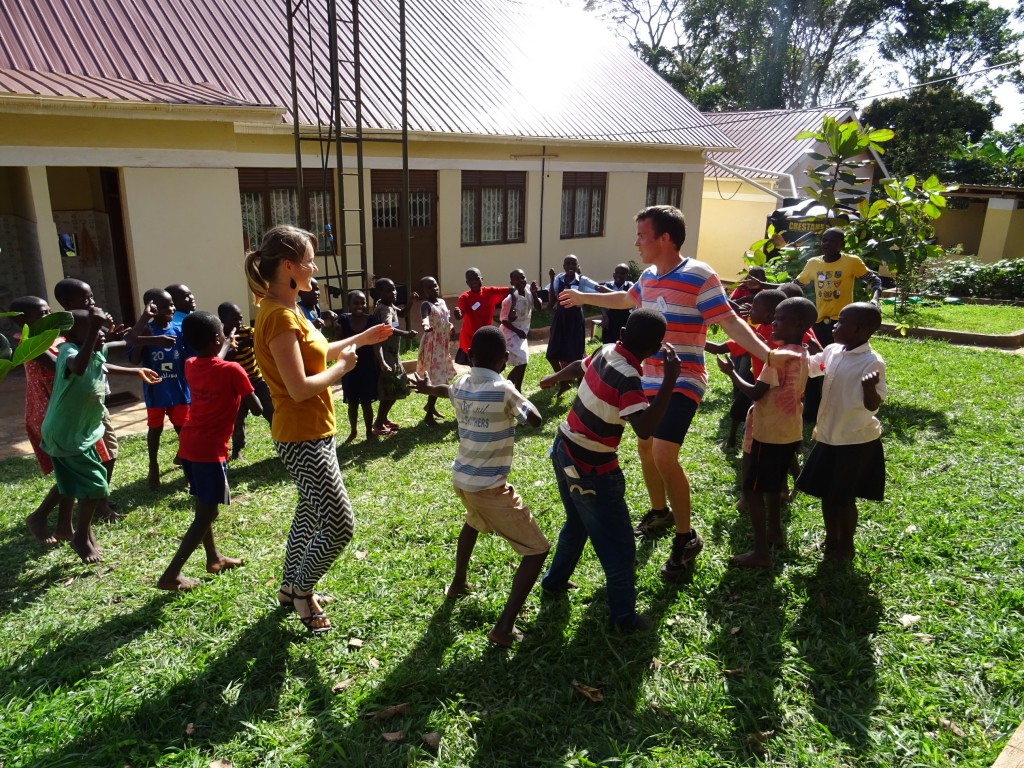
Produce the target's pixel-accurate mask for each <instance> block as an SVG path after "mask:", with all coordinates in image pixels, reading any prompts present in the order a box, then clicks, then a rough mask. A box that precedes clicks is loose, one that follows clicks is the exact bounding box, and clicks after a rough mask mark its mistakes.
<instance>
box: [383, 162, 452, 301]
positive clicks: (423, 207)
mask: <svg viewBox="0 0 1024 768" xmlns="http://www.w3.org/2000/svg"><path fill="white" fill-rule="evenodd" d="M402 211H406V212H407V214H408V217H409V237H410V247H411V252H412V275H407V274H406V273H405V257H404V253H403V249H402V220H401V215H402ZM370 216H371V221H372V226H373V272H374V274H376V275H377V276H378V277H387V278H390V279H391V280H394V281H395V283H396V284H405V285H407V286H408V290H409V292H410V293H411V292H412V291H414V290H416V289H417V285H418V283H419V279H420V278H421V277H423V276H425V275H433V276H435V277H436V276H437V172H436V171H409V200H408V202H407V203H406V202H403V201H402V172H401V171H392V170H377V169H374V170H372V171H371V173H370Z"/></svg>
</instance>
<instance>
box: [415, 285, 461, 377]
mask: <svg viewBox="0 0 1024 768" xmlns="http://www.w3.org/2000/svg"><path fill="white" fill-rule="evenodd" d="M427 305H428V306H429V307H430V316H429V317H428V318H427V319H428V321H429V322H430V328H431V331H430V333H421V334H420V354H419V359H418V360H417V361H416V374H417V375H418V376H421V377H422V376H426V377H427V378H429V379H430V383H431V384H446V383H448V382H449V381H451V380H452V378H453V377H454V376H455V363H453V362H452V353H451V337H452V321H451V314H450V313H449V310H448V305H447V304H445V303H444V301H442V300H440V299H438V301H437V302H436V303H432V302H427Z"/></svg>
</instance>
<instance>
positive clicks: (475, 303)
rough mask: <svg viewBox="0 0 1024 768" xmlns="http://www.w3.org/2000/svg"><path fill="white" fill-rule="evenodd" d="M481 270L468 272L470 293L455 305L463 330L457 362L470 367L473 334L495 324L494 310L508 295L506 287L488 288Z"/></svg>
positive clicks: (491, 286) (462, 296) (460, 334)
mask: <svg viewBox="0 0 1024 768" xmlns="http://www.w3.org/2000/svg"><path fill="white" fill-rule="evenodd" d="M483 283H484V278H483V276H482V275H481V274H480V270H479V269H476V268H475V267H474V268H473V269H467V270H466V285H467V286H468V287H469V290H468V291H464V292H463V293H462V295H461V296H459V300H458V302H456V304H455V319H456V320H462V330H461V331H459V351H458V352H456V353H455V362H456V363H458V364H459V365H469V346H470V344H471V343H472V341H473V334H475V333H476V332H477V331H478V330H479V329H480V328H483V327H484V326H485V325H490V324H491V323H493V322H494V308H495V307H497V306H498V305H499V304H500V303H501V302H502V301H503V300H504V298H505V297H506V296H507V295H508V288H507V287H506V286H493V285H490V286H486V287H484V284H483Z"/></svg>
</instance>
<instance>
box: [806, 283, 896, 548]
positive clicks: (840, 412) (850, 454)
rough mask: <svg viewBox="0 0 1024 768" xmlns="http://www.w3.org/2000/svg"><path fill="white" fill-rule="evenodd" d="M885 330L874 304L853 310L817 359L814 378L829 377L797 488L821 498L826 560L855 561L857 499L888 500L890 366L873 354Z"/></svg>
mask: <svg viewBox="0 0 1024 768" xmlns="http://www.w3.org/2000/svg"><path fill="white" fill-rule="evenodd" d="M881 324H882V313H881V311H880V310H879V309H878V307H877V306H875V305H874V304H867V303H856V304H847V305H846V306H845V307H843V309H842V310H841V311H840V313H839V320H838V321H837V322H836V324H835V327H834V328H833V329H832V336H833V339H834V340H835V343H834V344H830V345H829V346H827V347H826V348H825V350H824V351H823V352H819V353H818V354H816V355H813V356H812V357H811V359H810V375H811V376H823V377H824V381H825V386H824V387H823V391H822V398H821V409H820V411H819V413H818V423H817V425H816V426H815V427H814V439H815V441H816V442H815V444H814V447H813V448H811V453H810V455H809V456H808V457H807V462H806V464H805V465H804V470H803V472H801V473H800V478H799V479H798V480H797V483H796V485H797V488H799V489H800V490H801V491H803V492H804V493H809V494H811V495H812V496H817V497H819V498H820V499H821V513H822V517H823V518H824V522H825V543H824V547H823V548H824V550H825V558H826V559H828V560H834V561H837V562H848V561H849V560H851V559H852V558H853V555H854V546H853V534H854V532H855V531H856V529H857V516H858V513H857V499H858V498H861V499H870V500H872V501H882V500H883V498H884V496H885V453H884V452H883V450H882V440H881V436H882V425H881V423H880V422H879V421H878V416H877V411H878V407H879V406H880V405H881V404H882V401H883V400H884V399H885V395H886V386H885V361H884V360H882V358H881V357H879V355H878V354H877V353H876V352H875V351H874V350H872V349H871V345H870V343H869V342H870V339H871V335H872V334H873V333H874V332H875V331H877V330H878V327H879V326H880V325H881Z"/></svg>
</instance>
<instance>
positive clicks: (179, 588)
mask: <svg viewBox="0 0 1024 768" xmlns="http://www.w3.org/2000/svg"><path fill="white" fill-rule="evenodd" d="M199 583H200V582H199V579H186V578H185V577H184V576H182V575H181V574H180V573H179V574H178V575H177V576H176V577H175V578H173V579H165V578H163V577H162V576H161V577H160V579H159V580H158V581H157V583H156V588H157V589H166V590H168V591H169V592H188V591H189V590H190V589H195V588H196V587H198V586H199Z"/></svg>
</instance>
